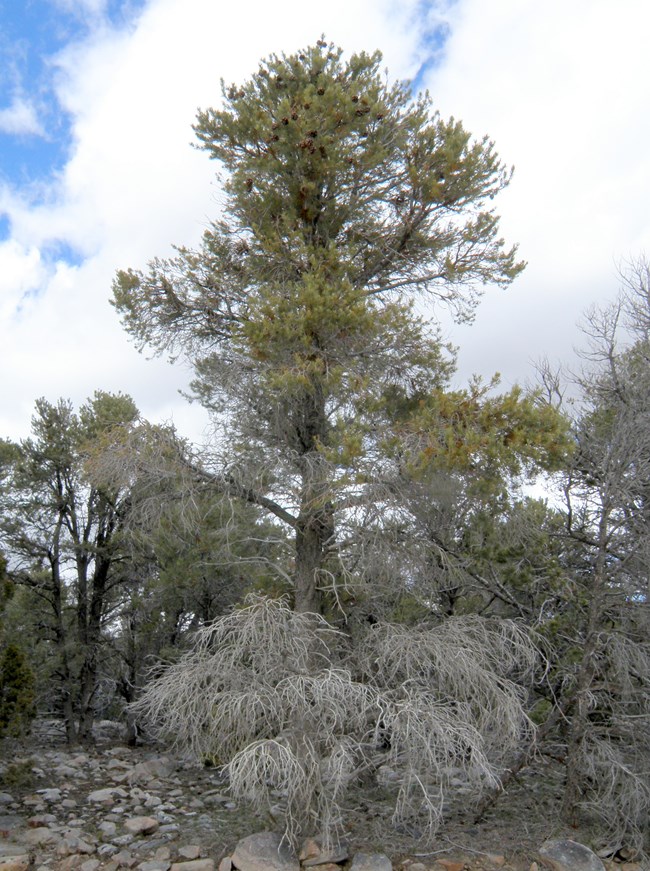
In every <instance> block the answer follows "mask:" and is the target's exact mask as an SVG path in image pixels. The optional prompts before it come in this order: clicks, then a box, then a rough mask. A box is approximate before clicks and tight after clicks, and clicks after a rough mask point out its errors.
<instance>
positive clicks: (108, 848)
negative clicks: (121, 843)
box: [97, 844, 118, 856]
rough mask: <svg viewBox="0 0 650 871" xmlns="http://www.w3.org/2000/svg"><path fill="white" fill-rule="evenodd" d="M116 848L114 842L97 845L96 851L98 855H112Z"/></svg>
mask: <svg viewBox="0 0 650 871" xmlns="http://www.w3.org/2000/svg"><path fill="white" fill-rule="evenodd" d="M117 851H118V848H117V846H116V845H115V844H102V845H101V847H98V849H97V853H98V855H99V856H112V855H113V854H114V853H117Z"/></svg>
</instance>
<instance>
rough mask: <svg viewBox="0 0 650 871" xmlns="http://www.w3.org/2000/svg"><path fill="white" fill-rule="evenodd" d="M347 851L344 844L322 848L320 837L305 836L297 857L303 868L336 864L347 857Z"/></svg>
mask: <svg viewBox="0 0 650 871" xmlns="http://www.w3.org/2000/svg"><path fill="white" fill-rule="evenodd" d="M349 855H350V854H349V851H348V848H347V846H346V845H345V844H338V845H337V846H336V847H334V848H333V849H331V850H323V848H322V841H321V839H320V838H307V840H306V841H305V842H304V844H303V845H302V849H301V850H300V854H299V856H298V858H299V859H300V861H301V863H302V865H303V867H304V868H311V867H312V866H314V865H327V864H332V863H334V864H338V863H342V862H345V861H346V860H347V859H348V857H349Z"/></svg>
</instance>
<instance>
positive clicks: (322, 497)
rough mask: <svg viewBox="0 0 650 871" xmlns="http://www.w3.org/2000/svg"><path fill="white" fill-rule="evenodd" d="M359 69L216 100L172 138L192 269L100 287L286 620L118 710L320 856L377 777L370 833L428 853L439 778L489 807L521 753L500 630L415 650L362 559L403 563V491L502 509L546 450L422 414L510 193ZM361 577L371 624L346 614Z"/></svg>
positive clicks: (453, 634) (184, 262)
mask: <svg viewBox="0 0 650 871" xmlns="http://www.w3.org/2000/svg"><path fill="white" fill-rule="evenodd" d="M380 63H381V56H380V55H379V54H378V53H376V54H374V55H371V56H369V55H366V54H360V55H354V56H352V57H351V58H350V59H349V60H348V61H344V59H343V54H342V52H341V50H340V49H336V48H334V47H333V46H331V45H328V44H326V43H325V42H324V41H320V42H318V43H317V45H316V46H313V47H310V48H308V49H306V50H305V51H303V52H300V53H298V54H295V55H291V56H284V55H283V56H282V57H276V56H272V57H271V58H270V59H269V60H267V61H265V62H263V63H262V64H261V65H260V68H259V70H258V72H257V73H256V74H255V75H254V76H253V77H252V78H251V79H250V80H249V81H248V82H246V83H244V84H243V85H242V86H241V87H240V86H232V87H228V88H226V87H224V88H223V108H221V109H209V110H206V111H204V112H201V113H200V114H199V116H198V120H197V124H196V126H195V131H196V134H197V137H198V139H199V142H200V147H202V148H204V149H205V150H206V151H207V152H208V153H209V155H210V156H211V157H212V158H214V159H215V160H217V161H218V162H219V164H220V166H221V167H222V169H223V170H224V181H223V189H224V192H225V202H224V208H223V212H222V217H221V218H220V220H218V221H216V222H215V223H214V224H213V225H212V226H211V227H210V228H209V229H208V230H207V231H206V233H205V234H204V237H203V241H202V244H201V247H200V249H199V250H198V251H192V250H188V249H186V248H179V249H178V252H177V256H176V257H174V258H173V259H171V260H154V261H153V262H152V263H151V265H150V268H149V270H148V271H147V272H140V271H134V270H128V271H123V272H120V273H119V274H118V276H117V278H116V281H115V283H114V304H115V306H116V308H117V310H118V311H119V312H120V314H121V315H122V318H123V322H124V324H125V326H126V328H127V329H128V330H129V332H130V333H131V334H132V335H133V336H134V338H135V339H136V341H137V342H138V344H139V345H140V346H141V347H145V346H146V347H149V348H153V349H154V350H155V351H157V352H160V353H164V352H167V353H170V354H171V355H172V356H177V355H183V356H184V357H185V358H187V359H188V360H189V361H190V362H191V363H192V365H193V366H194V368H195V372H196V380H195V382H194V391H195V394H196V396H197V397H198V398H199V399H200V400H201V401H202V402H203V403H204V404H205V405H206V406H207V407H208V408H209V409H211V410H212V411H213V412H214V414H215V420H216V421H218V422H220V423H221V425H222V427H223V439H222V445H223V454H222V456H221V457H219V456H213V457H211V458H210V461H209V463H208V462H204V463H203V464H201V463H198V462H197V463H195V464H194V466H193V470H192V471H193V474H194V478H195V480H196V482H197V483H200V482H203V483H205V484H208V485H210V486H212V487H213V488H214V489H215V490H217V491H219V492H221V493H222V494H225V495H226V496H229V497H231V498H234V499H242V500H245V501H248V502H251V503H254V504H256V505H257V506H258V507H260V508H261V509H263V510H264V511H266V512H268V513H269V514H270V515H271V517H272V518H273V519H274V521H275V523H276V524H277V523H280V524H282V525H283V526H284V527H285V528H286V529H288V530H289V532H290V534H291V536H292V539H293V553H292V557H293V559H292V562H293V565H292V571H291V574H290V578H289V580H290V583H291V587H290V589H291V607H288V606H287V604H286V602H284V603H283V602H274V601H269V600H266V599H252V600H250V601H249V603H248V605H247V607H245V608H243V609H241V610H240V611H236V612H234V613H233V615H231V616H228V617H224V618H221V619H220V620H218V621H216V623H215V624H214V625H213V626H212V627H211V628H209V629H206V630H205V632H203V633H201V634H200V635H199V641H198V644H197V647H196V649H195V651H194V652H193V653H192V654H191V655H190V656H189V657H188V658H187V659H185V660H183V661H181V662H180V663H179V664H178V665H177V666H174V667H172V668H171V669H170V670H169V671H168V672H167V673H166V674H164V675H163V676H162V677H161V678H160V680H159V681H157V682H155V683H154V684H153V685H152V686H151V687H149V688H148V690H147V693H145V697H144V699H143V701H142V703H141V705H140V709H141V710H143V711H145V712H146V713H148V714H149V715H150V716H153V717H156V716H158V717H159V718H160V719H162V721H163V723H164V726H165V727H166V728H167V731H168V732H171V733H172V734H173V735H175V737H176V739H177V740H179V741H184V742H186V743H187V744H189V745H190V746H191V747H192V748H193V749H195V750H196V751H197V752H198V753H199V754H200V753H207V754H210V755H216V756H219V757H221V758H222V759H224V760H228V761H229V770H230V773H231V777H232V782H233V787H234V788H235V790H236V791H238V793H239V794H240V795H242V796H248V797H251V796H252V797H254V798H255V799H256V800H257V801H260V802H263V801H267V800H268V801H269V802H272V801H274V800H273V799H272V796H271V794H270V789H271V788H272V786H273V785H275V786H276V787H278V788H280V789H282V790H286V791H288V807H287V816H286V819H287V832H288V833H289V834H291V835H295V834H296V833H297V831H298V830H299V828H300V826H301V825H306V824H307V823H309V824H312V822H310V821H312V817H313V815H316V817H317V818H318V820H319V826H320V827H322V830H323V832H324V835H325V837H326V838H329V837H332V836H333V834H334V833H336V832H337V831H338V830H339V829H340V824H341V819H340V816H339V812H340V800H341V795H342V794H343V792H344V790H345V788H347V787H348V786H349V785H350V783H352V782H353V781H354V780H355V778H357V777H358V775H359V772H360V771H362V770H364V769H365V770H372V769H373V768H374V769H375V770H376V769H377V768H379V767H381V764H382V762H383V763H386V764H389V765H390V766H391V767H397V768H398V769H399V770H400V772H401V774H400V776H399V778H398V780H397V787H398V796H397V807H396V813H395V818H396V819H406V818H408V817H409V816H410V815H414V816H418V815H424V818H425V820H426V823H427V826H428V829H427V830H428V832H429V834H431V832H432V831H433V830H434V828H435V825H436V824H437V822H438V820H439V814H440V800H439V796H440V794H441V791H442V790H443V789H444V788H445V787H446V786H448V785H449V778H450V776H451V775H450V773H449V772H450V771H451V770H452V769H453V767H454V766H460V767H461V768H463V769H464V770H465V771H466V773H467V776H468V779H469V780H470V781H471V782H472V784H473V786H474V787H475V788H476V789H477V790H478V791H480V790H481V789H482V788H483V787H484V786H485V785H487V784H488V783H491V782H494V778H495V772H496V771H497V770H498V768H499V766H500V765H502V764H503V763H504V759H505V755H506V753H507V751H508V748H510V749H512V747H513V745H516V744H517V742H518V741H519V739H520V735H521V730H522V729H525V717H524V715H523V709H522V706H521V698H520V695H519V691H518V689H517V687H516V684H515V683H514V678H515V677H522V678H523V676H524V675H526V674H530V671H531V669H532V668H533V660H534V656H532V653H531V648H530V645H529V644H528V643H527V641H526V639H525V637H524V634H523V633H521V632H520V630H519V629H518V628H517V627H515V626H514V625H513V624H511V623H507V624H506V623H504V624H503V625H498V623H495V624H493V623H490V622H489V621H481V620H479V619H474V618H469V619H468V620H467V621H465V622H462V621H458V622H455V623H454V624H453V626H451V625H450V626H446V625H445V624H442V625H441V619H440V618H441V614H440V612H439V610H438V608H437V607H431V606H432V604H433V603H432V601H431V600H429V601H428V602H427V599H426V597H424V596H422V595H421V594H417V591H414V586H413V578H414V573H413V565H414V562H415V561H414V559H413V558H412V555H413V553H414V547H415V548H416V549H417V542H414V541H413V539H412V537H411V539H410V541H411V547H410V549H409V548H408V545H407V547H406V548H405V549H404V558H398V559H392V560H390V559H389V560H384V559H381V558H379V559H373V553H374V551H375V549H376V548H377V546H378V544H379V543H380V542H381V540H382V537H384V536H386V533H387V532H388V531H389V530H391V529H392V530H393V531H394V532H395V535H394V536H393V538H392V540H393V541H394V542H398V541H399V540H400V537H401V538H402V540H403V539H404V537H406V540H407V541H408V540H409V532H410V530H409V518H410V517H412V516H413V515H414V513H415V511H416V510H418V508H420V507H421V506H422V504H423V501H424V498H425V497H424V496H423V494H424V492H425V490H426V487H425V484H426V486H428V487H429V491H428V492H429V494H430V498H432V499H433V501H434V502H436V503H438V504H439V503H441V502H442V501H444V500H445V499H446V494H447V492H448V491H449V489H450V487H451V489H453V488H454V487H457V485H460V488H461V489H462V490H464V492H465V493H467V494H470V493H475V494H477V498H478V496H479V494H482V496H481V497H480V498H483V499H484V500H488V499H489V498H492V499H493V500H498V499H499V498H501V499H504V498H506V497H507V491H508V485H509V483H510V482H511V481H512V480H513V479H514V478H516V477H517V476H519V475H521V474H522V473H524V472H525V471H526V470H527V469H531V468H533V467H536V466H537V465H538V464H539V463H543V464H548V465H553V464H554V463H555V462H557V460H558V458H559V457H560V456H561V453H562V450H563V449H564V447H565V442H564V438H563V427H562V424H561V421H560V420H559V417H558V416H557V415H556V414H554V413H553V411H552V410H550V409H548V408H544V407H541V406H540V405H539V404H538V403H537V401H536V400H535V398H534V397H530V396H524V395H523V394H522V393H521V392H520V391H518V390H514V391H512V392H510V393H508V394H505V395H503V396H499V397H496V396H494V395H492V394H491V390H492V388H494V386H495V385H488V386H487V387H486V386H483V385H480V384H479V383H475V384H473V385H471V386H470V388H468V389H467V390H459V391H449V389H448V381H449V377H450V375H451V373H452V371H453V354H452V353H451V351H450V350H449V349H446V348H444V347H443V345H442V344H441V341H440V336H439V332H438V327H437V325H436V323H435V321H432V320H427V319H426V318H424V317H423V316H421V315H420V314H419V313H418V307H417V306H418V302H420V301H426V302H428V303H429V304H435V303H442V304H445V305H447V306H449V307H450V308H451V310H452V311H453V313H454V315H455V316H456V317H457V318H458V319H461V320H463V319H464V320H467V319H471V317H472V312H473V309H474V306H475V305H476V302H477V300H478V297H479V296H480V293H481V292H482V289H483V286H484V285H485V284H488V283H492V284H496V285H501V286H506V285H508V284H509V283H510V282H511V281H512V280H513V279H514V278H515V276H516V275H517V274H518V273H519V272H520V271H521V269H522V268H523V264H522V263H521V262H518V261H517V259H516V251H515V249H514V248H512V249H509V250H508V249H506V248H505V247H504V244H503V242H502V240H501V239H500V238H499V236H498V219H497V217H496V215H495V214H494V212H493V211H492V208H491V203H492V200H493V199H494V197H495V196H496V195H497V194H498V193H499V191H500V190H502V189H503V188H504V187H505V186H506V185H507V184H508V182H509V179H510V172H509V171H508V170H507V169H506V168H505V167H504V166H503V164H502V163H501V162H500V160H499V158H498V156H497V155H496V153H495V150H494V146H493V144H492V143H491V142H490V141H488V140H487V139H483V140H480V141H474V140H472V138H471V137H470V135H469V134H468V133H467V132H466V131H465V130H464V129H463V127H462V125H461V124H460V123H459V122H457V121H455V120H453V119H451V120H450V121H443V120H442V119H441V118H440V117H439V115H438V114H437V113H435V112H433V111H432V106H431V100H430V98H429V97H428V95H424V96H420V97H417V98H413V97H412V95H411V92H410V89H409V87H408V85H406V84H403V83H398V84H396V85H393V86H390V85H388V84H387V83H386V81H385V80H384V78H383V77H382V76H381V75H380V72H379V69H380ZM492 392H493V391H492ZM400 516H401V518H402V520H404V522H402V523H397V522H396V521H397V520H398V519H399V518H400ZM435 547H437V545H436V544H435V542H434V544H433V547H432V549H435ZM384 553H386V551H384ZM386 578H387V579H388V584H386V585H385V586H386V587H387V588H388V589H389V592H388V594H387V595H384V596H383V599H384V601H385V602H387V606H386V607H382V608H381V613H380V617H381V618H382V619H381V620H380V621H377V619H376V616H375V615H373V614H372V613H369V610H368V609H365V611H364V609H363V608H360V607H359V606H360V602H363V601H365V602H366V603H368V602H369V601H371V602H372V605H374V604H375V603H376V600H377V599H378V598H379V594H380V588H381V584H380V583H379V582H380V581H383V580H384V579H386ZM405 593H408V594H409V595H410V596H411V599H412V601H413V602H414V604H415V607H414V609H413V612H414V613H417V614H419V616H420V617H422V616H423V615H424V617H425V618H426V620H425V622H424V623H423V624H422V625H420V626H418V627H416V628H414V629H413V630H410V631H411V634H410V635H409V631H407V630H406V629H405V628H404V627H402V626H398V625H395V624H389V623H386V622H385V618H386V617H388V616H389V611H390V608H391V607H393V605H395V601H394V600H395V597H397V598H399V597H400V596H402V594H405ZM391 599H392V600H393V601H392V602H391V601H389V600H391ZM427 604H428V606H429V607H428V608H427ZM398 610H399V609H398ZM360 612H361V613H360ZM393 612H395V608H394V607H393ZM322 615H326V616H327V617H328V618H329V619H330V621H331V620H335V621H336V623H337V626H338V627H339V628H340V629H344V630H345V632H344V636H345V637H346V638H347V641H346V642H345V643H341V636H339V635H338V634H336V633H334V632H332V628H331V623H329V624H328V623H327V622H326V621H325V620H324V619H323V616H322ZM451 646H453V648H454V650H457V652H458V656H456V655H454V657H452V661H451V662H449V661H447V660H446V658H445V652H447V653H448V652H449V650H450V649H451ZM461 650H462V655H461ZM339 714H340V715H339ZM386 730H388V731H389V732H390V739H389V740H386V738H385V735H384V738H381V734H382V733H385V731H386ZM362 760H363V761H362Z"/></svg>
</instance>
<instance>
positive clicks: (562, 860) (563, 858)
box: [538, 840, 605, 871]
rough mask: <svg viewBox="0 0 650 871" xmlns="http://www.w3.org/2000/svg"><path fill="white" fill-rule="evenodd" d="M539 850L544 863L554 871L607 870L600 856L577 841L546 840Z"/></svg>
mask: <svg viewBox="0 0 650 871" xmlns="http://www.w3.org/2000/svg"><path fill="white" fill-rule="evenodd" d="M538 852H539V857H540V860H541V861H542V863H543V864H544V865H546V867H547V868H551V869H552V871H605V866H604V865H603V863H602V861H601V860H600V859H599V858H598V856H597V855H596V854H595V853H593V852H592V851H591V850H590V849H589V847H585V846H584V844H578V843H577V842H576V841H568V840H561V841H546V842H545V843H544V844H542V846H541V847H540V848H539V851H538Z"/></svg>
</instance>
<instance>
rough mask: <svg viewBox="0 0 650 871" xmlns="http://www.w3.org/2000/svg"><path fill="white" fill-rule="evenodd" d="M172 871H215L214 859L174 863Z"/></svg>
mask: <svg viewBox="0 0 650 871" xmlns="http://www.w3.org/2000/svg"><path fill="white" fill-rule="evenodd" d="M171 871H214V859H195V860H194V861H193V862H174V864H173V865H172V867H171Z"/></svg>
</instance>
